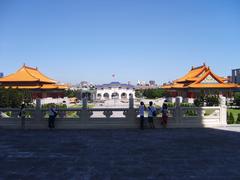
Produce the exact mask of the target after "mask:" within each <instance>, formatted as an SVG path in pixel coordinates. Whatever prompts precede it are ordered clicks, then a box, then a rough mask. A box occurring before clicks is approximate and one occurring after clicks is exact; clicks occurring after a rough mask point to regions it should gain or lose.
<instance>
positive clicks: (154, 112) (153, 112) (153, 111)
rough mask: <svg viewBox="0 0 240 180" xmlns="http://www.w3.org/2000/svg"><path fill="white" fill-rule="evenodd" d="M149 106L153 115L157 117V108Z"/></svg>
mask: <svg viewBox="0 0 240 180" xmlns="http://www.w3.org/2000/svg"><path fill="white" fill-rule="evenodd" d="M148 108H149V110H150V111H151V112H152V115H153V117H156V116H157V112H156V110H152V108H151V107H148Z"/></svg>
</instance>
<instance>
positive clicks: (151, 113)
mask: <svg viewBox="0 0 240 180" xmlns="http://www.w3.org/2000/svg"><path fill="white" fill-rule="evenodd" d="M145 111H147V113H148V124H149V127H150V128H152V129H154V128H155V125H154V119H155V117H157V110H156V108H155V107H154V106H153V102H152V101H150V102H149V106H148V107H146V106H145V104H144V102H141V103H140V106H139V115H140V129H144V124H145V117H144V114H145ZM161 113H162V117H161V118H160V121H161V124H162V125H163V127H166V126H167V120H168V106H167V103H166V102H164V103H163V106H162V109H161ZM25 116H26V111H25V104H22V106H21V109H20V113H19V117H21V120H22V128H23V129H24V128H25ZM56 117H57V111H56V109H55V108H54V107H51V108H49V118H48V127H49V128H50V129H53V128H55V119H56Z"/></svg>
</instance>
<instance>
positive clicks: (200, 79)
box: [162, 64, 239, 89]
mask: <svg viewBox="0 0 240 180" xmlns="http://www.w3.org/2000/svg"><path fill="white" fill-rule="evenodd" d="M226 80H227V79H226V78H223V77H220V76H218V75H216V74H214V73H213V72H212V70H211V69H210V68H209V67H207V66H206V65H205V64H203V65H202V66H199V67H195V68H194V67H192V69H191V70H190V71H189V72H188V73H187V74H186V75H185V76H183V77H181V78H179V79H177V80H175V81H173V83H171V84H166V85H163V86H162V88H164V89H185V88H238V87H239V86H238V85H237V84H234V83H226Z"/></svg>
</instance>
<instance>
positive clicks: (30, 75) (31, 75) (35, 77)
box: [24, 68, 40, 81]
mask: <svg viewBox="0 0 240 180" xmlns="http://www.w3.org/2000/svg"><path fill="white" fill-rule="evenodd" d="M29 69H30V68H29ZM24 70H25V71H26V72H27V73H28V74H29V75H30V76H32V77H33V78H35V79H37V80H38V81H40V79H39V78H36V77H35V76H33V75H32V74H31V73H30V72H28V70H27V68H24ZM35 70H36V69H35Z"/></svg>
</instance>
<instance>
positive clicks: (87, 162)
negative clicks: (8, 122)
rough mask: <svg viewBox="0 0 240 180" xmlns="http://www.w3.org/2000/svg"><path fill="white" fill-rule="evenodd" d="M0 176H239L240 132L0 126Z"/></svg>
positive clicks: (190, 177) (172, 177)
mask: <svg viewBox="0 0 240 180" xmlns="http://www.w3.org/2000/svg"><path fill="white" fill-rule="evenodd" d="M0 160H1V163H0V179H32V180H33V179H51V180H53V179H86V180H87V179H124V180H126V179H203V178H205V179H239V178H240V170H239V169H240V132H239V128H238V127H235V128H233V129H231V131H228V128H224V129H154V130H149V129H146V130H144V131H141V130H138V129H131V130H65V131H64V130H53V131H48V130H26V131H22V130H0Z"/></svg>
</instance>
